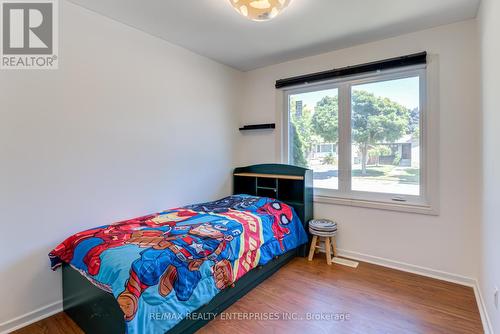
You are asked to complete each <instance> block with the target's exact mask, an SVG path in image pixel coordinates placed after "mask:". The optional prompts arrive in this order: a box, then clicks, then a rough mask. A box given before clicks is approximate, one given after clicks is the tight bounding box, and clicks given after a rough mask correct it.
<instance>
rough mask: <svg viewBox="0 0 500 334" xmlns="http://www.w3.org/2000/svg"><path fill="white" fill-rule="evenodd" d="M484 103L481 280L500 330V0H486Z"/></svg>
mask: <svg viewBox="0 0 500 334" xmlns="http://www.w3.org/2000/svg"><path fill="white" fill-rule="evenodd" d="M479 22H480V36H481V54H482V57H481V63H482V71H481V72H482V105H483V199H484V201H483V222H482V226H481V272H480V275H479V278H480V279H479V282H480V288H481V294H482V295H483V298H484V302H485V306H486V310H487V311H488V316H489V318H490V322H491V326H492V327H493V330H494V332H495V333H500V310H499V309H497V308H495V306H494V299H493V293H494V289H495V287H498V288H499V289H500V220H499V217H500V175H499V171H500V169H499V168H500V158H499V156H498V152H499V149H498V148H499V146H500V109H499V104H498V97H499V84H498V80H499V78H500V65H499V63H498V62H499V60H500V44H499V35H500V3H499V2H498V0H483V1H482V5H481V9H480V14H479Z"/></svg>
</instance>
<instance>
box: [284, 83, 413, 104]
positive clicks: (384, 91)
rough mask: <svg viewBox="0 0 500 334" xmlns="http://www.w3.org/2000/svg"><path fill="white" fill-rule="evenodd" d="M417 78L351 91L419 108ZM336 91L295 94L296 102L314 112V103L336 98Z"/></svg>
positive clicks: (371, 85) (355, 88) (356, 88)
mask: <svg viewBox="0 0 500 334" xmlns="http://www.w3.org/2000/svg"><path fill="white" fill-rule="evenodd" d="M419 89H420V88H419V78H418V77H412V78H404V79H398V80H390V81H381V82H375V83H369V84H364V85H357V86H353V90H366V91H368V92H370V93H373V94H374V95H376V96H381V97H387V98H389V99H391V100H393V101H395V102H397V103H399V104H401V105H403V106H405V107H407V108H408V109H410V110H411V109H414V108H417V107H418V106H419V95H420V94H419ZM337 94H338V91H337V89H328V90H322V91H317V92H310V93H303V94H295V95H293V98H294V99H295V100H296V101H300V100H302V101H303V103H304V105H307V106H308V107H309V109H311V110H314V106H316V103H317V102H318V101H319V100H321V98H323V97H324V96H327V95H330V96H337Z"/></svg>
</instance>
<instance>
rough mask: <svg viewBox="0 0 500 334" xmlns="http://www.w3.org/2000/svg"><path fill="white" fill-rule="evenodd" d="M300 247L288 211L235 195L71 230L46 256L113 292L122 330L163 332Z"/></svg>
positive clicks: (299, 229) (296, 223) (299, 231)
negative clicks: (249, 274) (254, 271)
mask: <svg viewBox="0 0 500 334" xmlns="http://www.w3.org/2000/svg"><path fill="white" fill-rule="evenodd" d="M306 242H307V235H306V232H305V231H304V228H303V225H302V223H301V222H300V220H299V218H298V217H297V215H296V214H295V212H294V210H293V208H291V207H289V206H287V205H286V204H284V203H282V202H280V201H277V200H274V199H270V198H264V197H254V196H248V195H234V196H229V197H226V198H224V199H221V200H218V201H215V202H209V203H202V204H196V205H190V206H186V207H182V208H176V209H171V210H166V211H163V212H161V213H156V214H152V215H148V216H144V217H139V218H135V219H130V220H127V221H122V222H118V223H114V224H111V225H105V226H100V227H97V228H93V229H90V230H86V231H83V232H80V233H76V234H75V235H73V236H71V237H69V238H67V239H66V240H65V241H64V242H62V243H61V244H60V245H59V246H57V247H56V248H55V249H54V250H53V251H52V252H50V254H49V257H50V260H51V263H52V268H53V269H54V270H55V269H56V268H57V267H58V266H60V265H61V264H62V263H63V262H65V263H68V264H70V265H71V266H72V267H73V268H74V269H76V270H78V271H79V272H80V273H81V274H82V275H84V276H85V277H86V278H87V279H89V280H90V281H91V282H92V283H93V284H95V285H96V286H98V287H99V288H101V289H104V290H106V291H108V292H110V293H113V295H114V296H115V298H116V299H117V301H118V304H119V306H120V308H121V309H122V311H123V313H124V316H125V321H126V325H127V326H126V327H127V332H128V333H164V332H166V331H168V330H169V329H170V328H172V327H173V326H175V325H176V324H177V323H178V322H180V321H181V320H182V319H183V318H184V317H186V316H187V315H188V314H189V313H191V312H194V311H195V310H196V309H198V308H200V307H201V306H203V305H205V304H207V303H208V302H210V300H211V299H212V298H214V296H215V295H216V294H217V293H218V292H220V291H221V290H223V289H225V288H226V287H228V286H229V285H231V284H233V283H234V282H235V281H237V280H238V279H239V278H240V277H242V276H243V275H245V274H246V273H247V272H249V271H250V270H252V269H253V268H255V267H257V266H259V265H264V264H266V263H267V262H268V261H269V260H271V259H272V258H273V257H275V256H277V255H282V254H284V253H286V252H287V251H289V250H292V249H295V248H297V247H298V246H300V245H302V244H304V243H306ZM151 315H154V316H151ZM158 315H162V316H161V317H158Z"/></svg>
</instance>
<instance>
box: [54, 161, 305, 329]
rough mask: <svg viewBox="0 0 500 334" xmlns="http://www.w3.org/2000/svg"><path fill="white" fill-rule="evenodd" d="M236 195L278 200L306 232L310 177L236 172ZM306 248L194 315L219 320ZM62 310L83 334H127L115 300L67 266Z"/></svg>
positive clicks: (284, 171)
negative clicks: (287, 208) (213, 316)
mask: <svg viewBox="0 0 500 334" xmlns="http://www.w3.org/2000/svg"><path fill="white" fill-rule="evenodd" d="M233 177H234V182H233V187H234V191H233V193H234V194H249V195H257V196H265V197H272V198H276V199H279V200H281V201H283V202H285V203H287V204H288V205H290V206H291V207H293V208H294V209H295V211H296V213H297V215H298V216H299V218H300V220H301V222H302V223H303V224H304V227H305V228H306V231H307V222H309V220H311V219H312V218H313V185H312V171H311V170H309V169H305V168H300V167H296V166H289V165H280V164H265V165H253V166H248V167H240V168H236V169H235V170H234V174H233ZM306 252H307V245H304V246H302V247H300V248H298V249H294V250H291V251H289V252H288V253H286V254H284V255H282V256H279V257H276V258H274V259H273V260H272V261H270V262H268V263H267V264H266V265H264V266H259V267H257V268H255V269H253V270H251V271H250V272H248V273H247V274H246V275H245V276H243V277H242V278H240V279H239V280H238V281H237V282H236V283H235V284H234V286H232V287H230V288H227V289H225V290H224V291H221V292H220V293H219V294H218V295H217V296H215V297H214V299H212V301H210V303H208V304H206V305H204V306H202V307H201V308H199V309H198V310H197V311H196V312H197V313H200V314H201V313H205V314H219V313H221V312H222V311H224V310H225V309H226V308H228V307H229V306H230V305H232V304H233V303H235V302H236V301H238V300H239V299H240V298H241V297H243V296H244V295H245V294H246V293H248V292H249V291H250V290H252V289H253V288H255V287H256V286H257V285H259V284H260V283H261V282H262V281H264V280H265V279H267V278H268V277H269V276H271V275H272V274H274V273H275V272H276V271H278V270H279V269H280V268H281V267H282V266H284V265H285V264H286V263H288V262H289V261H290V260H292V259H293V258H294V257H296V256H305V255H306ZM62 270H63V308H64V311H65V312H66V314H68V315H69V316H70V317H71V318H72V319H73V320H74V321H75V322H76V323H77V324H78V326H80V328H82V330H84V331H85V332H86V333H92V334H121V333H124V332H125V321H124V319H123V313H122V311H121V309H120V307H119V306H118V303H117V302H116V300H115V298H114V296H113V295H112V294H111V293H109V292H106V291H104V290H101V289H99V288H97V287H96V286H94V285H93V284H91V283H90V282H89V281H88V280H87V279H86V278H85V277H84V276H82V275H81V274H80V273H79V272H78V271H76V270H75V269H73V268H72V267H71V266H69V265H63V269H62ZM209 321H210V320H204V319H200V320H192V319H185V320H182V321H181V322H179V323H178V324H177V325H176V326H175V327H173V328H172V329H171V330H169V331H168V332H167V333H168V334H180V333H183V334H189V333H194V332H196V331H197V330H198V329H200V328H201V327H203V326H204V325H205V324H207V323H208V322H209Z"/></svg>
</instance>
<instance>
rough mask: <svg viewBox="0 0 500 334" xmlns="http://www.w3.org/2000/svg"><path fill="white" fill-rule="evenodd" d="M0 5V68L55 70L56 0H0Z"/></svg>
mask: <svg viewBox="0 0 500 334" xmlns="http://www.w3.org/2000/svg"><path fill="white" fill-rule="evenodd" d="M0 5H1V14H0V18H1V24H0V27H1V30H2V31H1V34H0V36H1V39H2V41H1V43H0V44H1V51H0V55H1V61H0V68H1V69H57V68H58V58H59V57H58V51H59V50H58V48H59V45H58V42H59V41H58V37H59V36H58V11H57V0H31V1H26V2H25V1H12V0H10V1H9V0H0Z"/></svg>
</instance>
